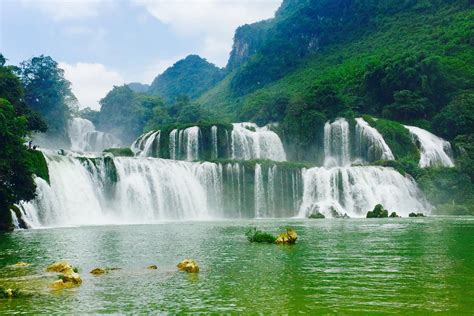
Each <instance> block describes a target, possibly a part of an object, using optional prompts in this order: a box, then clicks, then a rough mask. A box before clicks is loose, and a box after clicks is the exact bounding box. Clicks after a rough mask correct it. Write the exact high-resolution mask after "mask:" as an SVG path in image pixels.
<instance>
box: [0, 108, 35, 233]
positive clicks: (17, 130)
mask: <svg viewBox="0 0 474 316" xmlns="http://www.w3.org/2000/svg"><path fill="white" fill-rule="evenodd" d="M26 134H27V119H26V117H24V116H17V115H16V113H15V110H14V108H13V105H11V104H10V102H8V101H7V100H5V99H0V148H2V150H0V230H8V229H10V228H11V214H10V211H9V209H10V205H12V204H14V203H18V202H19V201H21V200H30V199H32V198H34V196H35V189H36V187H35V183H34V181H33V177H32V174H33V173H32V170H31V169H32V168H31V164H30V160H29V159H30V158H31V156H30V155H29V154H28V151H27V149H26V147H25V146H24V145H23V143H24V139H23V137H24V136H25V135H26Z"/></svg>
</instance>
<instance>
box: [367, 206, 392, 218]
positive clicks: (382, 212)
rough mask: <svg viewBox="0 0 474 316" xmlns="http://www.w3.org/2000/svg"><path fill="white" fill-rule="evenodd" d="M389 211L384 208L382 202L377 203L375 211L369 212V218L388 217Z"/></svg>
mask: <svg viewBox="0 0 474 316" xmlns="http://www.w3.org/2000/svg"><path fill="white" fill-rule="evenodd" d="M387 217H388V211H387V210H386V209H384V208H383V206H382V204H377V205H375V207H374V210H373V211H369V212H367V218H387Z"/></svg>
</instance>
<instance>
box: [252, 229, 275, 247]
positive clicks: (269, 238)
mask: <svg viewBox="0 0 474 316" xmlns="http://www.w3.org/2000/svg"><path fill="white" fill-rule="evenodd" d="M245 236H247V239H248V241H250V242H257V243H269V244H273V243H274V242H275V240H276V237H275V236H273V235H272V234H270V233H267V232H264V231H261V230H258V229H257V228H255V227H253V228H250V229H249V230H247V231H246V232H245Z"/></svg>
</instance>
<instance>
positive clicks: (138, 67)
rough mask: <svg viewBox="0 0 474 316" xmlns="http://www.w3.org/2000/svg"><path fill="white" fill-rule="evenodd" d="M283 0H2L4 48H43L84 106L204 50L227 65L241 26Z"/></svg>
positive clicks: (9, 52) (16, 56) (18, 52)
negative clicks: (117, 88)
mask: <svg viewBox="0 0 474 316" xmlns="http://www.w3.org/2000/svg"><path fill="white" fill-rule="evenodd" d="M281 2H282V0H0V53H2V54H3V55H4V56H5V58H7V59H8V63H9V64H13V65H18V64H19V63H20V62H21V61H23V60H26V59H29V58H31V57H33V56H38V55H41V54H44V55H49V56H51V57H52V58H53V59H54V60H56V61H57V62H58V63H59V65H60V67H61V68H62V69H64V71H65V76H66V79H68V80H69V81H71V83H72V90H73V92H74V94H75V95H76V97H77V98H78V100H79V103H80V106H81V108H84V107H91V108H93V109H99V107H100V105H99V103H98V101H99V100H100V99H101V98H103V97H104V96H105V95H106V94H107V92H108V91H109V90H110V89H111V88H112V87H113V86H114V85H122V84H124V83H128V82H141V83H147V84H150V83H151V82H152V81H153V79H154V78H155V77H156V76H157V75H158V74H160V73H162V72H163V71H164V70H166V68H168V67H169V66H172V65H173V64H174V63H175V62H176V61H178V60H179V59H182V58H184V57H186V56H187V55H189V54H198V55H200V56H201V57H203V58H206V59H207V60H208V61H209V62H212V63H214V64H216V65H217V66H219V67H224V66H225V65H226V63H227V59H228V57H229V53H230V51H231V49H232V40H233V35H234V31H235V29H236V28H237V27H238V26H239V25H243V24H247V23H253V22H257V21H260V20H264V19H268V18H271V17H273V16H274V14H275V12H276V10H277V9H278V7H279V6H280V4H281Z"/></svg>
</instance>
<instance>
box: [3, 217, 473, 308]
mask: <svg viewBox="0 0 474 316" xmlns="http://www.w3.org/2000/svg"><path fill="white" fill-rule="evenodd" d="M250 226H257V227H259V228H261V229H265V230H268V231H270V232H273V233H275V234H276V233H278V232H280V231H283V230H284V229H285V227H287V226H291V227H293V228H294V229H295V230H296V231H297V232H298V234H299V240H298V242H297V244H296V245H294V246H277V245H269V244H251V243H249V242H248V241H247V240H246V238H245V235H244V233H245V230H246V229H247V228H248V227H250ZM186 257H190V258H192V259H195V260H196V261H197V262H198V263H199V265H200V267H201V272H200V273H199V274H188V273H185V272H180V271H177V269H176V264H177V263H178V262H179V261H181V260H182V259H184V258H186ZM58 260H67V261H69V262H70V263H71V264H73V265H74V266H77V267H79V269H80V270H79V273H80V274H81V276H82V279H83V284H82V285H81V286H80V287H77V288H74V289H68V290H63V291H51V290H49V289H48V284H49V283H51V282H53V281H54V280H56V278H57V277H56V275H55V274H50V273H46V272H44V269H45V267H46V266H48V265H49V264H51V263H52V262H54V261H58ZM18 261H25V262H28V263H30V266H29V267H26V268H14V267H12V266H11V265H13V264H15V263H16V262H18ZM152 264H156V265H157V266H158V269H157V270H148V269H146V267H147V266H149V265H152ZM96 267H109V268H111V267H117V268H121V270H116V271H111V272H110V273H108V274H106V275H103V276H92V275H91V274H89V271H90V270H91V269H93V268H96ZM0 287H14V288H15V287H17V288H20V289H21V290H22V291H23V293H24V294H25V296H24V297H20V298H15V299H0V314H13V313H28V314H54V313H58V314H64V313H67V314H69V313H73V314H85V313H130V314H131V313H133V314H143V313H157V312H167V313H172V314H175V313H179V312H214V313H234V312H235V313H256V312H261V313H265V314H267V313H274V314H295V313H299V312H300V313H301V312H303V313H304V312H306V313H310V314H319V313H343V314H354V313H361V314H363V313H367V312H369V313H379V312H382V313H385V312H394V313H402V314H406V313H416V314H421V313H430V314H431V313H435V312H441V313H443V314H473V313H474V218H473V217H463V218H462V217H430V218H416V219H413V218H412V219H409V218H402V219H372V220H367V219H350V220H261V221H232V222H231V221H227V222H226V221H224V222H184V223H183V222H181V223H163V224H155V225H133V226H97V227H77V228H57V229H39V230H23V231H15V232H13V233H9V234H3V235H0Z"/></svg>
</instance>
